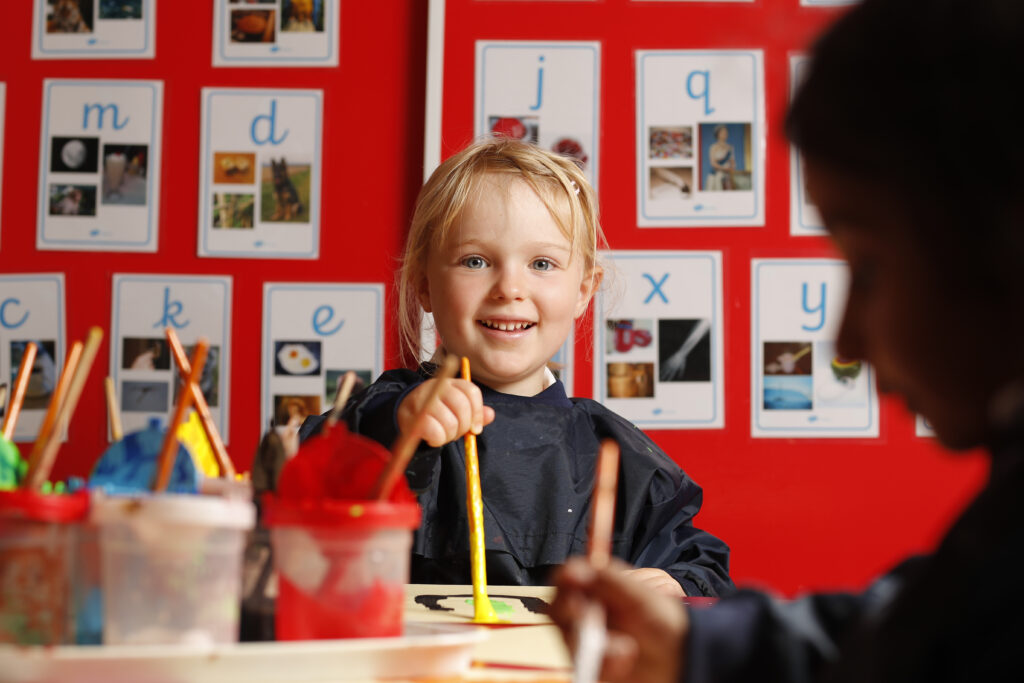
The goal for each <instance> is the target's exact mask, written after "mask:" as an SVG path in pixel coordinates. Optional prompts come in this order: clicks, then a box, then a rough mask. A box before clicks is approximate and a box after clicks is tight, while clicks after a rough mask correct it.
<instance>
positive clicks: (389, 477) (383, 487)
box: [370, 355, 459, 500]
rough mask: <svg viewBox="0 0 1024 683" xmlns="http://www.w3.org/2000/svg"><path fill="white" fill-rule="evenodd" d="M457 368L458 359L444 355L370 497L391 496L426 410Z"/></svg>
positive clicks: (417, 439)
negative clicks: (421, 404) (429, 389)
mask: <svg viewBox="0 0 1024 683" xmlns="http://www.w3.org/2000/svg"><path fill="white" fill-rule="evenodd" d="M458 369H459V361H458V359H457V358H456V357H455V356H452V355H448V356H446V357H445V359H444V362H443V363H442V364H441V367H440V368H439V369H438V370H437V372H435V373H434V377H433V379H436V380H438V381H437V382H436V383H435V384H434V387H433V389H431V391H430V395H429V396H427V400H426V401H424V402H423V406H422V407H421V408H420V411H419V412H418V413H416V416H415V417H414V418H413V421H412V428H411V429H410V430H409V431H408V432H403V433H401V434H399V435H398V438H397V439H395V443H394V444H393V445H392V446H391V460H389V461H388V465H387V467H386V468H384V471H383V472H381V475H380V477H379V478H378V479H377V484H376V485H375V486H374V487H373V491H371V493H370V498H372V499H376V500H387V499H388V498H389V497H390V496H391V489H392V488H393V487H394V485H395V482H396V481H398V477H399V476H400V475H401V474H402V473H403V472H405V467H406V465H408V464H409V461H410V460H411V459H412V456H413V453H415V452H416V447H417V446H418V445H419V443H420V439H422V438H423V428H424V426H426V420H427V411H428V410H430V407H431V406H432V405H433V404H434V401H436V400H437V397H438V395H440V393H441V390H442V389H444V385H445V383H446V382H447V381H448V380H449V379H451V378H452V377H454V376H455V372H456V371H457V370H458Z"/></svg>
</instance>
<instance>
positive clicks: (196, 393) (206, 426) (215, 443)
mask: <svg viewBox="0 0 1024 683" xmlns="http://www.w3.org/2000/svg"><path fill="white" fill-rule="evenodd" d="M164 333H165V334H166V335H167V343H168V345H170V347H171V353H172V354H174V362H175V363H176V364H177V366H178V375H179V376H180V377H181V379H182V381H184V382H186V385H185V391H187V392H188V393H190V394H192V403H193V404H194V405H195V408H196V412H197V413H199V421H200V422H201V423H202V425H203V431H205V432H206V438H207V440H209V442H210V448H212V449H213V455H214V456H215V457H216V458H217V465H218V466H219V467H220V473H221V475H222V476H223V477H225V478H227V479H234V478H235V466H234V464H233V463H232V462H231V458H230V457H229V456H228V451H227V449H226V448H224V439H222V438H220V432H219V431H218V430H217V424H216V423H215V422H214V421H213V415H211V414H210V406H209V404H207V402H206V397H205V396H203V391H202V389H200V388H199V384H198V383H193V382H188V381H187V380H188V377H189V375H191V374H192V366H191V365H190V364H189V360H188V357H187V356H186V355H185V349H184V348H182V346H181V340H179V339H178V334H177V333H176V332H175V331H174V329H173V328H171V327H168V328H166V329H165V330H164Z"/></svg>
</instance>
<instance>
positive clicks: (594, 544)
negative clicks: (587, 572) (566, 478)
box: [587, 439, 619, 568]
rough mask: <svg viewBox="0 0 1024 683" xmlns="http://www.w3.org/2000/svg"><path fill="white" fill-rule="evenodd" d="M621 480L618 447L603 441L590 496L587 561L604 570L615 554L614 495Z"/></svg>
mask: <svg viewBox="0 0 1024 683" xmlns="http://www.w3.org/2000/svg"><path fill="white" fill-rule="evenodd" d="M618 480H619V444H618V443H616V442H615V441H614V440H612V439H605V440H603V441H602V442H601V451H600V453H599V454H598V456H597V472H596V474H595V475H594V494H593V496H592V497H591V503H590V504H591V506H592V514H591V517H590V544H589V546H588V548H587V559H588V560H589V561H590V564H591V565H593V566H594V567H598V568H600V567H605V566H607V564H608V561H609V560H610V559H611V554H612V531H613V529H614V528H615V494H616V490H617V487H618Z"/></svg>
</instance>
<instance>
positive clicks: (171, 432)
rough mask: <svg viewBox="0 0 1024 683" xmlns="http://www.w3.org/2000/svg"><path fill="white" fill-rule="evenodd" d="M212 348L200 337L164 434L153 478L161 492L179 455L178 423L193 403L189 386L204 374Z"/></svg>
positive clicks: (154, 488)
mask: <svg viewBox="0 0 1024 683" xmlns="http://www.w3.org/2000/svg"><path fill="white" fill-rule="evenodd" d="M209 350H210V342H208V341H207V340H206V339H205V338H200V339H199V341H198V342H196V346H195V350H194V351H193V352H192V360H191V366H192V367H191V372H189V374H188V380H187V381H186V383H185V390H184V391H182V392H181V393H180V394H179V395H178V403H177V404H176V405H175V406H174V417H173V418H171V421H170V423H168V425H167V433H166V434H164V443H163V446H162V447H161V449H160V458H159V460H158V461H157V471H156V478H155V479H154V480H153V491H154V492H156V493H160V492H162V491H164V490H166V489H167V484H169V483H170V481H171V471H172V470H173V469H174V461H175V459H176V456H177V455H178V434H177V432H178V425H180V424H181V421H182V420H184V419H185V412H186V411H187V410H188V408H189V405H190V404H191V403H192V399H193V392H191V391H189V390H188V389H189V387H190V386H191V385H192V384H194V383H195V382H196V380H198V379H199V377H200V376H201V375H202V374H203V365H205V364H206V354H207V352H208V351H209Z"/></svg>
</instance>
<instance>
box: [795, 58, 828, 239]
mask: <svg viewBox="0 0 1024 683" xmlns="http://www.w3.org/2000/svg"><path fill="white" fill-rule="evenodd" d="M810 64H811V60H810V58H809V57H807V56H806V55H790V57H789V93H790V100H792V98H793V96H794V94H795V93H796V90H797V88H799V87H800V83H802V82H803V79H804V78H806V75H807V69H808V68H809V67H810ZM789 150H790V151H789V234H791V235H794V236H798V235H824V234H825V225H824V223H823V222H822V220H821V214H819V213H818V208H817V207H816V206H814V204H812V203H811V199H810V197H808V196H807V184H806V169H805V165H804V160H803V157H802V156H801V155H800V153H799V151H798V150H797V148H796V145H790V146H789Z"/></svg>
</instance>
